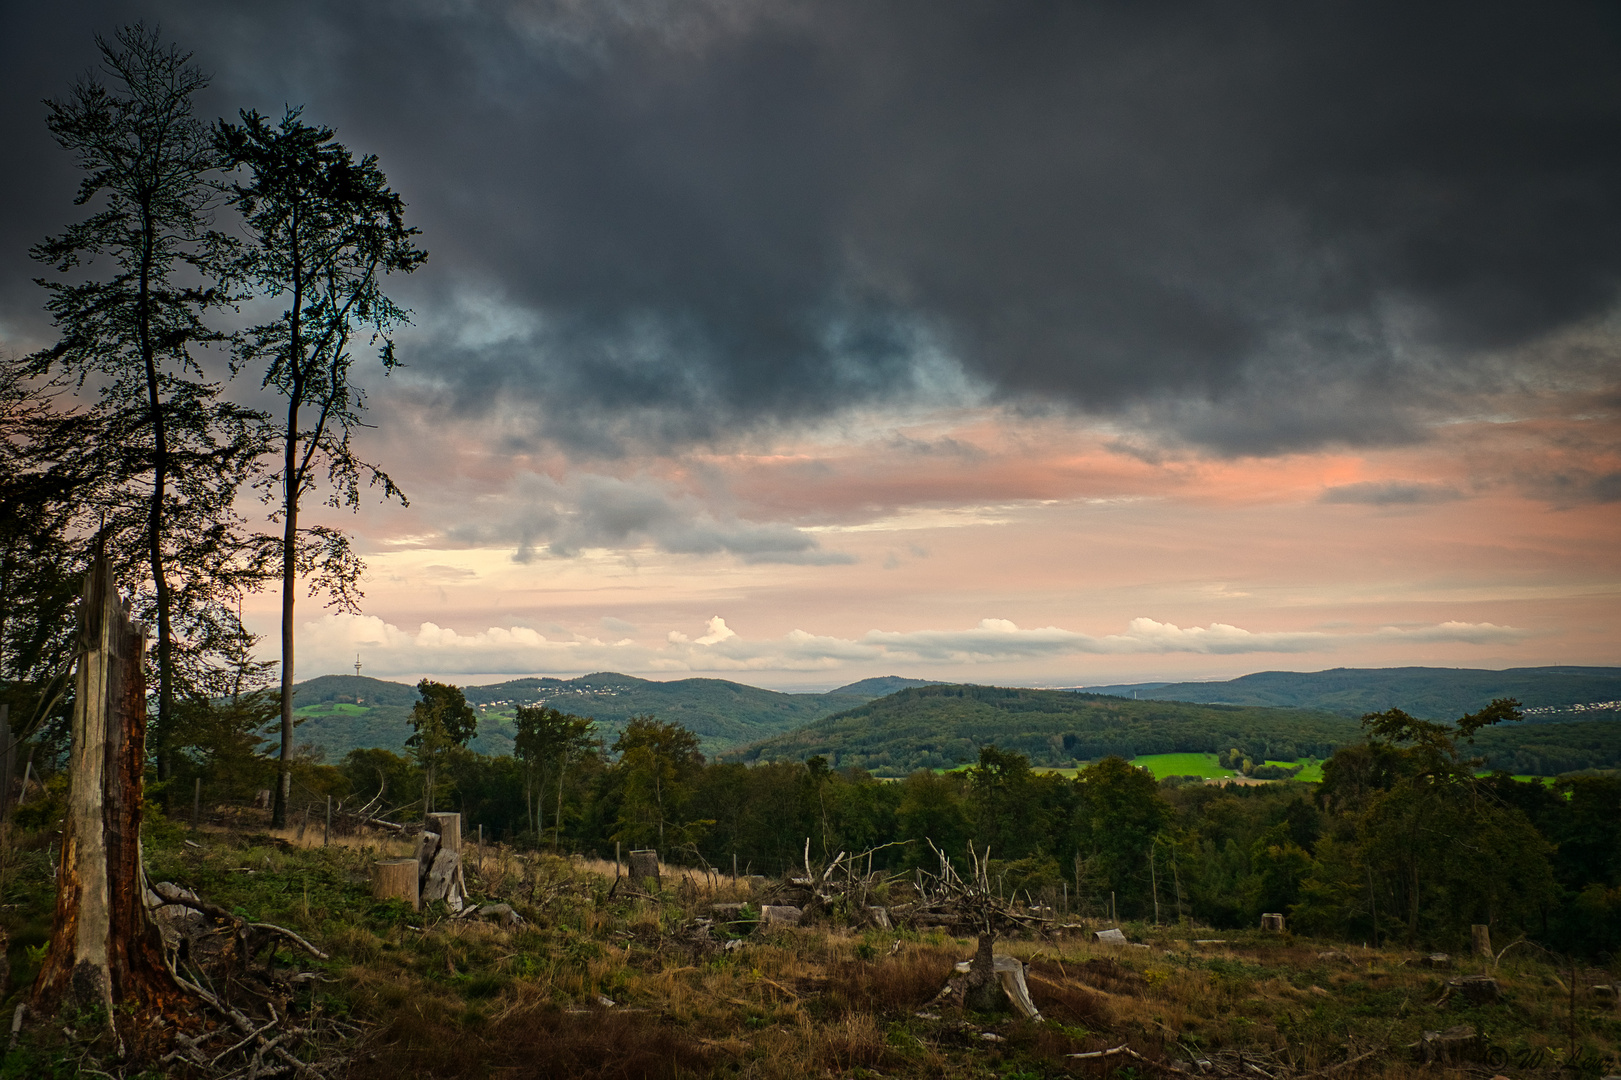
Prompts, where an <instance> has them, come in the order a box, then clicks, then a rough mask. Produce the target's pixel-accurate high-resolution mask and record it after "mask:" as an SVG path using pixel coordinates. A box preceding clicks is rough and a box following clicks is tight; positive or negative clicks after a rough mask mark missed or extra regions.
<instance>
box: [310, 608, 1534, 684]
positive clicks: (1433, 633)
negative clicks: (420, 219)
mask: <svg viewBox="0 0 1621 1080" xmlns="http://www.w3.org/2000/svg"><path fill="white" fill-rule="evenodd" d="M1526 636H1527V633H1526V631H1523V630H1519V629H1516V628H1514V627H1510V626H1498V625H1496V624H1493V623H1464V622H1444V623H1437V624H1433V625H1428V626H1414V627H1394V626H1391V627H1383V628H1380V629H1377V630H1373V631H1367V632H1355V631H1352V632H1346V633H1325V632H1322V631H1251V630H1245V629H1243V628H1242V627H1238V626H1232V625H1229V624H1227V623H1215V622H1213V623H1211V624H1210V625H1209V626H1189V627H1180V626H1177V625H1175V624H1174V623H1165V622H1158V621H1156V620H1154V619H1149V618H1138V619H1133V620H1131V622H1130V623H1129V624H1128V625H1127V626H1126V629H1125V630H1124V632H1122V633H1118V634H1107V635H1103V636H1094V635H1091V634H1083V633H1079V632H1077V631H1073V630H1065V629H1062V628H1060V627H1056V626H1046V627H1040V628H1034V629H1025V628H1022V627H1020V626H1018V625H1017V624H1015V623H1012V622H1009V621H1008V620H1006V619H983V620H981V621H980V623H979V624H978V625H977V626H973V627H970V628H968V629H965V630H912V631H891V630H869V631H867V632H866V633H865V634H862V635H861V636H860V637H858V638H853V639H852V638H840V637H832V636H827V635H821V634H812V633H808V632H806V631H804V630H793V631H790V632H789V633H787V634H785V635H783V636H782V637H780V638H764V639H759V640H751V639H748V638H745V637H743V636H742V635H740V634H738V633H737V632H736V631H735V630H733V629H732V628H731V627H729V626H727V625H726V620H725V619H724V618H722V617H721V616H719V615H716V616H714V617H713V618H711V619H710V620H709V622H708V624H707V627H706V631H705V633H704V634H703V635H701V636H700V637H697V638H689V637H688V636H687V635H686V634H684V633H682V632H681V631H679V630H672V631H670V633H669V634H668V635H667V636H666V638H665V639H664V641H662V642H658V643H654V644H649V643H646V642H642V641H637V640H636V639H634V638H630V637H624V638H619V639H616V640H612V641H608V640H604V639H602V638H599V637H595V636H591V635H586V634H566V633H558V632H554V633H553V634H552V635H551V636H547V635H546V634H543V633H541V632H540V631H538V630H534V629H531V628H529V627H522V626H514V627H505V628H503V627H491V628H489V629H487V630H483V631H479V632H477V633H461V632H459V631H457V630H454V629H451V628H449V627H443V626H439V625H437V624H436V623H431V622H425V623H422V624H421V625H420V626H419V627H418V628H417V630H416V631H415V632H412V631H409V630H404V629H401V628H400V627H397V626H394V625H393V624H391V623H387V622H384V621H383V620H382V619H379V618H377V617H375V616H365V615H346V614H336V615H326V616H324V617H323V618H321V619H319V620H316V621H314V622H309V623H306V624H305V625H304V628H303V633H302V635H301V637H300V639H299V659H298V663H299V670H300V672H324V671H341V670H343V669H345V668H347V667H348V666H349V665H350V664H352V663H353V658H354V656H355V655H356V654H357V653H358V654H359V655H360V657H361V660H362V662H363V664H364V665H365V669H366V671H368V672H369V673H371V674H375V675H395V674H405V673H416V672H437V673H441V674H444V675H454V674H472V673H480V674H575V673H582V672H590V671H621V672H626V673H683V672H749V671H834V670H838V669H840V668H844V667H849V666H852V665H856V664H874V663H891V662H893V663H907V664H956V665H973V664H992V663H999V662H1005V661H1017V660H1028V659H1032V658H1045V657H1061V656H1077V655H1088V654H1090V655H1122V654H1128V653H1202V654H1222V655H1236V654H1242V653H1308V652H1331V651H1333V650H1334V649H1336V648H1339V647H1342V646H1344V645H1348V644H1355V643H1364V642H1370V641H1377V642H1412V643H1414V644H1434V643H1438V642H1458V643H1465V644H1476V645H1486V644H1511V643H1513V642H1515V641H1518V640H1520V639H1522V638H1524V637H1526Z"/></svg>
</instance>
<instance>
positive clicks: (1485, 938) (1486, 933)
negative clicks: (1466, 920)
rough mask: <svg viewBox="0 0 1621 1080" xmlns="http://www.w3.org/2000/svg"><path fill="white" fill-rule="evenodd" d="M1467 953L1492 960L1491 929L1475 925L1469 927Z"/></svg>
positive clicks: (1478, 924)
mask: <svg viewBox="0 0 1621 1080" xmlns="http://www.w3.org/2000/svg"><path fill="white" fill-rule="evenodd" d="M1469 945H1470V948H1469V951H1470V952H1472V953H1474V954H1475V955H1476V956H1484V957H1485V958H1486V959H1488V960H1490V959H1492V958H1493V957H1492V928H1491V927H1490V926H1484V925H1482V924H1480V923H1475V924H1474V925H1472V926H1470V927H1469Z"/></svg>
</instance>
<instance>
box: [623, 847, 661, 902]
mask: <svg viewBox="0 0 1621 1080" xmlns="http://www.w3.org/2000/svg"><path fill="white" fill-rule="evenodd" d="M627 876H629V878H630V887H631V888H633V889H640V890H642V891H643V892H651V891H652V890H654V889H656V888H658V885H659V853H658V852H656V851H653V850H651V849H642V850H639V851H633V852H631V853H630V870H629V872H628V875H627Z"/></svg>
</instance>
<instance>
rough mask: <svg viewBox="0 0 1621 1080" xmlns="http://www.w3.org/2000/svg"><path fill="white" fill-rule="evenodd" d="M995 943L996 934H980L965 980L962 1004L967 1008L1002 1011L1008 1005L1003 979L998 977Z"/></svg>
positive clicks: (976, 1010)
mask: <svg viewBox="0 0 1621 1080" xmlns="http://www.w3.org/2000/svg"><path fill="white" fill-rule="evenodd" d="M995 944H996V938H995V936H994V935H992V934H980V935H979V944H978V947H976V948H975V949H974V959H973V960H972V961H971V962H970V963H969V965H968V977H967V978H966V979H964V980H963V988H962V1004H963V1008H965V1009H973V1010H974V1011H975V1012H1001V1011H1003V1010H1005V1009H1006V1008H1007V1007H1008V1000H1007V995H1006V994H1004V993H1003V992H1002V983H1001V980H999V979H998V978H997V977H996V955H995V953H994V952H993V948H994V946H995Z"/></svg>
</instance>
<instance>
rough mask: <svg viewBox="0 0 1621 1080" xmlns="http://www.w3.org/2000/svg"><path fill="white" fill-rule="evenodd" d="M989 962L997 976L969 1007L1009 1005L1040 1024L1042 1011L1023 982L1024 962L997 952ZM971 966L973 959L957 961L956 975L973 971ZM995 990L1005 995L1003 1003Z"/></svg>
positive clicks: (985, 1008) (993, 1008)
mask: <svg viewBox="0 0 1621 1080" xmlns="http://www.w3.org/2000/svg"><path fill="white" fill-rule="evenodd" d="M991 964H992V970H993V971H994V972H995V975H996V977H995V979H994V980H992V981H990V982H989V983H988V984H987V986H986V989H985V990H984V992H982V993H981V994H979V995H978V996H977V997H976V1001H975V1003H973V1005H972V1006H971V1007H974V1008H977V1009H978V1010H979V1011H980V1012H997V1011H1000V1010H1002V1009H1004V1008H1006V1006H1007V1005H1008V1004H1012V1005H1013V1007H1014V1008H1016V1009H1018V1010H1019V1013H1020V1015H1022V1016H1023V1017H1024V1018H1025V1019H1026V1020H1034V1021H1035V1022H1036V1023H1038V1024H1039V1023H1040V1022H1041V1010H1039V1009H1037V1008H1036V1003H1035V1002H1034V1001H1032V1000H1030V986H1029V984H1028V983H1026V982H1025V981H1024V969H1025V964H1024V961H1023V960H1020V959H1019V958H1018V957H1016V956H1001V955H998V956H996V957H994V958H993V959H992V961H991ZM973 966H974V962H973V961H972V960H962V961H959V962H958V964H957V974H959V975H967V974H969V973H970V972H971V971H972V970H973ZM998 989H999V990H1001V992H1002V993H1003V994H1004V995H1006V998H1007V1001H1006V1002H1004V1001H1002V1000H1001V999H1000V998H998V997H997V996H996V993H995V992H996V990H998Z"/></svg>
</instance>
